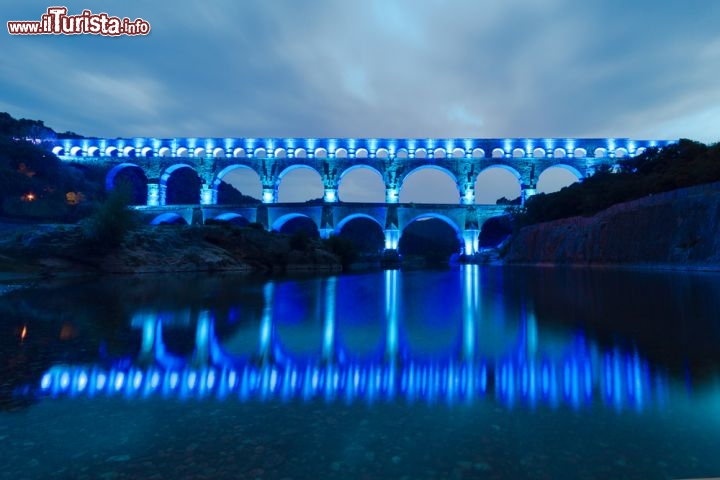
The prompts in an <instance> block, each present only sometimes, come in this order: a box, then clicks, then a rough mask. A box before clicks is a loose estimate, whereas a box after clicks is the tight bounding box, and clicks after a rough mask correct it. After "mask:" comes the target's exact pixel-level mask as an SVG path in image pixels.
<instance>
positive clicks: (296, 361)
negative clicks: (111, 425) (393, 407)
mask: <svg viewBox="0 0 720 480" xmlns="http://www.w3.org/2000/svg"><path fill="white" fill-rule="evenodd" d="M384 275H385V285H384V288H385V325H384V333H383V334H382V335H381V339H379V343H378V345H379V348H378V349H376V351H375V352H374V353H373V354H372V355H369V356H367V357H366V358H362V359H358V358H353V355H352V352H349V351H348V350H347V349H346V348H345V347H344V346H343V345H342V344H341V342H340V341H339V336H338V334H337V313H338V312H336V293H337V278H336V277H330V278H327V279H325V280H323V282H324V285H323V293H322V302H323V303H324V309H323V314H322V335H321V338H318V343H319V344H320V345H321V349H320V350H319V353H318V354H317V355H315V356H305V357H303V356H301V355H294V354H293V353H291V352H289V351H286V350H285V349H284V348H283V347H282V339H280V338H278V335H277V334H276V325H275V321H276V320H274V314H273V305H274V301H275V299H274V296H275V286H274V284H273V283H272V282H270V283H267V284H266V285H265V287H264V289H263V296H264V307H263V311H262V315H261V320H260V325H259V332H258V344H257V349H256V350H255V351H254V352H248V354H247V355H245V356H238V355H236V354H231V353H229V352H228V351H226V350H225V349H224V348H223V346H222V344H221V342H220V341H219V339H218V337H217V336H216V332H215V319H214V318H213V313H212V312H211V311H209V310H203V311H200V312H199V314H198V315H197V319H196V323H195V330H194V351H193V353H192V355H190V356H187V357H184V356H179V355H176V354H174V353H173V352H171V351H169V349H168V348H167V346H166V343H165V341H164V339H163V330H164V328H166V327H167V326H168V325H167V320H166V319H164V318H163V315H161V314H158V313H151V312H137V313H136V314H135V315H134V317H133V319H132V325H133V327H135V328H138V329H140V331H141V339H142V340H141V349H140V353H139V355H138V357H137V358H136V359H134V360H133V362H132V363H133V364H132V365H129V366H128V365H127V363H128V362H118V363H117V364H116V365H115V366H114V367H111V368H109V369H106V368H101V367H99V366H93V365H76V366H67V365H62V366H55V367H52V368H51V369H50V370H49V371H47V372H46V373H45V374H44V375H43V377H42V380H41V383H40V391H41V392H43V393H44V394H47V395H51V396H58V395H61V396H64V395H69V396H78V395H83V396H107V395H119V396H126V397H147V396H156V395H160V396H164V397H179V398H203V397H218V398H229V397H235V398H239V399H240V400H246V399H252V398H255V399H267V400H269V399H282V400H290V399H295V398H300V399H304V400H311V399H316V398H325V399H327V400H335V399H338V400H342V399H344V400H346V401H348V402H351V401H358V400H362V401H367V402H373V401H377V400H392V399H395V398H405V399H406V400H408V401H426V402H438V401H442V402H447V403H454V402H473V401H474V400H475V399H478V398H482V397H486V396H489V395H494V396H495V397H496V398H497V399H498V400H500V401H501V402H503V403H504V404H506V405H509V406H511V405H513V404H515V403H522V404H527V405H530V406H535V405H537V404H538V403H543V404H547V405H550V406H553V407H555V406H558V405H561V404H567V405H570V406H572V407H573V408H579V407H581V406H583V405H589V404H591V403H592V402H595V401H602V402H603V403H605V404H607V405H609V406H612V407H614V408H616V409H622V408H626V407H634V408H636V409H642V408H644V407H645V406H646V405H648V404H650V403H652V402H653V401H662V400H663V398H664V395H665V389H666V381H665V379H664V378H663V377H662V376H661V375H659V374H658V373H652V372H651V369H650V366H649V365H648V363H647V361H645V360H643V359H641V358H640V357H639V355H638V354H637V352H635V353H629V352H623V351H621V350H619V349H617V348H614V349H611V350H602V349H601V348H600V347H598V346H597V345H595V344H593V343H590V342H588V341H586V339H585V338H584V337H583V336H582V335H578V336H576V337H575V338H573V339H570V340H569V341H568V340H567V339H566V340H565V341H564V342H561V343H558V342H556V341H552V342H548V343H547V344H545V345H543V344H541V343H540V342H539V335H538V327H537V323H536V320H535V317H534V313H533V312H532V311H531V310H527V311H526V312H525V313H524V315H523V318H522V322H521V328H520V329H519V331H518V334H517V337H516V338H515V341H514V345H513V346H512V348H510V349H508V350H507V351H505V352H502V353H500V354H497V355H494V356H493V355H491V354H487V353H484V352H481V351H478V349H477V344H478V322H479V316H478V314H477V313H478V307H479V301H480V288H479V284H480V282H479V273H478V267H472V266H469V267H465V269H464V272H463V275H464V286H463V305H462V316H463V318H462V327H461V332H460V335H459V337H460V338H459V339H458V340H459V341H458V342H456V344H455V348H453V349H452V350H450V351H448V352H447V354H446V355H445V356H443V357H441V358H423V356H422V355H416V354H412V353H408V352H409V350H410V347H411V346H410V345H408V342H407V341H405V340H404V338H405V335H404V332H403V328H402V322H401V319H400V318H399V316H398V290H399V286H398V283H399V272H398V271H396V270H390V271H386V272H385V273H384ZM558 345H559V346H558Z"/></svg>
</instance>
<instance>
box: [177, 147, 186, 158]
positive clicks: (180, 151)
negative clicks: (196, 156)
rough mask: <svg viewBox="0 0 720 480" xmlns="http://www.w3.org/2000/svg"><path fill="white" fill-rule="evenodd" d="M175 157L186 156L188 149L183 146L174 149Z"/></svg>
mask: <svg viewBox="0 0 720 480" xmlns="http://www.w3.org/2000/svg"><path fill="white" fill-rule="evenodd" d="M175 156H176V157H187V156H188V149H187V148H185V147H180V148H178V149H177V150H176V151H175Z"/></svg>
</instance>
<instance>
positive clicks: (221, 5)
mask: <svg viewBox="0 0 720 480" xmlns="http://www.w3.org/2000/svg"><path fill="white" fill-rule="evenodd" d="M67 6H68V8H69V10H70V12H71V13H79V12H80V11H81V10H82V9H83V8H89V7H88V5H87V4H86V3H83V2H80V1H75V0H73V1H71V2H68V4H67ZM46 8H47V5H46V4H43V3H41V2H39V1H38V0H29V1H28V2H24V3H23V4H14V5H12V6H10V7H8V8H7V9H4V11H3V14H4V15H7V18H6V19H5V20H21V19H37V18H39V16H40V14H42V13H43V12H44V11H45V10H46ZM91 8H92V10H93V11H106V12H107V13H109V14H111V15H119V16H128V17H130V18H137V17H142V18H144V19H146V20H147V21H149V22H150V23H151V25H152V32H151V34H150V35H149V36H147V37H136V38H129V37H123V38H104V37H95V36H89V35H86V36H75V37H61V36H40V37H10V36H8V38H6V41H4V42H3V47H4V48H3V49H2V51H1V52H0V74H1V76H0V89H2V91H3V92H4V93H5V95H4V98H3V101H2V104H1V105H2V106H3V108H7V109H8V110H9V111H10V113H11V114H13V115H16V116H27V117H33V118H41V119H44V120H46V122H47V123H48V124H49V125H51V126H53V127H54V128H56V129H58V130H65V129H71V130H75V131H77V132H80V133H86V134H90V135H99V136H111V137H114V136H142V135H148V136H184V135H187V136H313V137H345V136H373V137H404V136H412V137H467V136H472V137H509V136H510V137H513V136H518V137H533V136H559V137H573V136H590V137H597V136H617V137H626V136H628V137H641V136H642V137H646V136H648V135H650V134H653V133H654V132H658V134H662V135H663V136H664V137H670V138H674V137H677V136H681V135H682V136H689V137H694V138H697V137H699V136H702V137H703V139H706V138H707V140H708V141H710V140H711V139H712V137H713V135H714V136H715V137H717V136H718V135H717V134H714V133H713V128H712V127H711V126H709V125H708V124H707V122H711V123H713V124H714V125H717V117H716V114H715V113H713V112H716V111H717V109H718V108H720V84H719V83H718V82H717V78H718V77H719V76H720V40H718V36H717V33H716V32H717V29H716V27H715V25H714V23H713V19H716V18H718V16H720V4H715V3H708V2H700V1H698V0H689V1H688V2H684V3H683V4H682V5H681V4H676V3H672V2H667V3H665V4H657V3H651V2H648V1H646V0H643V1H638V2H632V3H630V4H628V3H627V2H625V3H621V2H619V0H618V1H615V0H611V1H608V2H595V3H590V4H588V3H587V2H582V3H581V2H573V1H571V0H553V1H544V0H543V1H539V0H537V1H520V0H509V1H507V2H502V3H493V4H487V2H473V1H469V0H468V1H457V2H452V4H448V3H447V2H441V1H439V0H426V1H422V2H417V1H409V0H372V1H369V2H359V1H358V2H353V1H349V2H340V1H333V0H326V1H325V0H315V1H307V2H302V3H300V2H294V1H290V0H277V1H272V2H267V1H260V0H247V1H243V2H233V1H230V0H216V1H214V2H211V3H208V2H201V1H193V2H184V3H183V4H182V7H181V6H179V5H178V4H177V3H175V2H173V3H170V2H166V1H160V2H153V3H151V4H148V3H147V2H145V3H142V2H139V1H129V2H123V3H122V4H118V3H117V2H111V1H100V2H94V3H93V6H92V7H91ZM681 119H687V122H681ZM688 122H689V123H688ZM689 125H690V126H692V127H691V128H689V127H688V126H689ZM694 128H697V130H694ZM715 130H716V128H715Z"/></svg>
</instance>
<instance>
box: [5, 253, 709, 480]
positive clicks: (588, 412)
mask: <svg viewBox="0 0 720 480" xmlns="http://www.w3.org/2000/svg"><path fill="white" fill-rule="evenodd" d="M719 314H720V276H718V275H715V274H707V273H705V274H701V273H677V272H674V273H668V272H632V271H610V270H607V271H605V270H602V271H599V270H562V269H529V268H527V269H526V268H491V267H488V268H483V267H477V266H467V267H461V268H455V269H448V270H441V271H413V272H403V271H386V272H371V273H363V274H354V275H342V276H331V277H297V278H283V279H259V278H248V277H240V276H233V275H221V276H194V275H175V276H153V277H144V278H141V279H138V278H132V279H131V278H104V279H99V278H89V279H82V280H73V281H55V282H47V283H40V284H37V285H34V286H32V287H30V288H22V289H15V290H12V291H6V293H5V294H4V295H3V296H1V297H0V315H2V316H1V317H0V318H1V319H2V320H0V322H1V323H0V328H2V331H3V335H2V337H1V338H2V339H1V340H0V341H1V342H3V343H2V350H1V352H2V359H3V361H2V387H1V388H0V401H2V405H3V406H4V411H2V412H0V451H2V452H3V453H2V455H3V457H4V458H3V460H4V461H3V462H0V477H1V478H100V477H102V478H183V477H187V478H296V479H300V478H610V477H612V478H690V477H710V476H719V475H720V458H719V456H718V455H717V445H718V444H720V382H718V378H719V376H718V372H719V371H720V355H718V352H719V351H720V349H718V345H719V343H718V340H720V321H719V320H718V319H719V318H720V316H719Z"/></svg>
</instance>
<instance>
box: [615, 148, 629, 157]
mask: <svg viewBox="0 0 720 480" xmlns="http://www.w3.org/2000/svg"><path fill="white" fill-rule="evenodd" d="M627 156H628V151H627V149H626V148H623V147H620V148H616V149H615V158H625V157H627Z"/></svg>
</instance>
